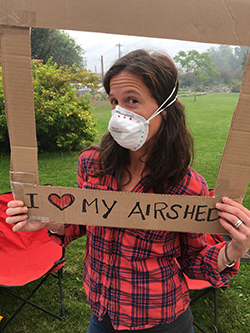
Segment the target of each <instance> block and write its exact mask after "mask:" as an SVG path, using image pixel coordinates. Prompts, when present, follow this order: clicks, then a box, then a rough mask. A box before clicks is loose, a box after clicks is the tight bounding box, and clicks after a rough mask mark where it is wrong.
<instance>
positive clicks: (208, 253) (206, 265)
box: [178, 233, 240, 288]
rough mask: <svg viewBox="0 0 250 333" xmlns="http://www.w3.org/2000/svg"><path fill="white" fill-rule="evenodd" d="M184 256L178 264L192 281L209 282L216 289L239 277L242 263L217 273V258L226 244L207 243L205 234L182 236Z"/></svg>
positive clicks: (179, 259)
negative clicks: (234, 277)
mask: <svg viewBox="0 0 250 333" xmlns="http://www.w3.org/2000/svg"><path fill="white" fill-rule="evenodd" d="M181 244H182V245H181V246H182V255H181V257H180V258H178V262H179V264H180V266H181V268H182V270H183V272H184V273H185V274H186V275H187V276H188V277H189V278H191V279H198V280H207V281H209V282H210V283H211V285H213V286H214V287H216V288H219V287H222V286H223V285H225V284H226V283H227V282H228V279H229V278H231V277H233V276H235V275H237V273H238V270H239V265H240V261H239V260H238V262H237V263H236V264H235V265H234V266H233V267H231V268H226V269H225V270H223V271H222V272H221V273H219V272H218V271H217V258H218V254H219V251H220V249H221V248H222V247H223V246H225V244H226V242H220V243H218V244H215V245H209V244H207V243H206V237H205V235H203V234H192V233H186V234H184V233H183V234H181Z"/></svg>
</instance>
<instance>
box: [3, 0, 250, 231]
mask: <svg viewBox="0 0 250 333" xmlns="http://www.w3.org/2000/svg"><path fill="white" fill-rule="evenodd" d="M249 12H250V2H248V1H244V0H224V1H218V0H210V1H202V2H201V1H200V0H189V1H184V0H175V1H172V0H159V1H157V2H155V1H152V0H133V1H131V0H127V1H123V0H106V1H101V0H96V1H83V0H50V1H48V0H44V1H34V0H26V1H25V0H23V1H20V0H13V1H11V0H0V25H1V52H2V66H3V79H4V94H5V101H6V113H7V118H8V128H9V134H10V142H11V184H12V187H13V191H14V193H15V197H16V198H18V199H21V200H24V201H25V204H26V205H27V206H29V207H30V209H29V214H30V218H31V219H36V220H40V221H48V220H50V221H51V220H52V221H59V222H60V221H61V222H64V223H66V222H69V223H77V224H92V225H103V226H116V227H128V228H143V229H157V230H159V229H161V230H173V231H174V230H175V231H183V232H184V231H185V232H187V231H190V232H207V233H225V231H224V230H223V229H222V228H221V226H220V224H219V222H218V215H217V212H216V210H215V209H214V205H215V202H218V201H220V200H221V199H220V198H221V197H222V196H229V197H231V198H234V199H236V200H237V201H239V202H241V201H242V200H243V197H244V195H245V191H246V188H247V185H248V182H249V179H250V145H249V142H250V140H249V139H250V89H249V88H250V72H249V66H250V65H249V60H248V63H247V66H246V69H245V73H244V79H243V81H242V88H241V94H240V98H239V102H238V104H237V107H236V110H235V113H234V117H233V122H232V125H231V128H230V132H229V136H228V140H227V144H226V147H225V151H224V153H223V158H222V162H221V166H220V169H219V173H218V179H217V184H216V190H215V197H216V198H208V197H187V196H169V195H154V194H138V193H121V192H106V191H103V192H102V191H93V190H83V189H69V188H58V187H56V188H55V187H49V188H46V187H43V186H39V184H38V168H37V145H36V133H35V119H34V102H33V87H32V75H31V64H30V40H29V28H30V27H44V28H56V29H69V30H70V29H72V30H85V31H96V32H106V33H117V34H130V35H138V36H148V37H160V38H172V39H180V40H189V41H198V42H208V43H218V44H229V45H233V44H234V45H242V46H248V45H250V29H249V27H250V21H249V17H248V15H247V14H246V13H249Z"/></svg>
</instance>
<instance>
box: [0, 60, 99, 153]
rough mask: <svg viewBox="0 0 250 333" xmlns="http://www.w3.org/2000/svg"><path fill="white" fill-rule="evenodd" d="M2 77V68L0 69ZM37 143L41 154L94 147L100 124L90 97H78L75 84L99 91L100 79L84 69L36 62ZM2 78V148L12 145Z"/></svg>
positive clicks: (0, 91)
mask: <svg viewBox="0 0 250 333" xmlns="http://www.w3.org/2000/svg"><path fill="white" fill-rule="evenodd" d="M0 74H1V67H0ZM32 74H33V86H34V104H35V118H36V131H37V143H38V147H39V149H40V150H58V149H64V150H80V149H82V148H84V147H86V146H88V145H90V144H91V143H92V142H93V141H94V139H95V135H96V130H95V126H96V120H95V118H94V117H93V115H92V113H91V100H90V98H89V97H90V96H89V95H83V96H81V97H79V98H78V97H77V94H76V93H77V90H76V89H75V88H74V84H79V83H80V84H82V85H83V86H91V88H92V90H93V91H95V90H96V89H97V88H98V87H99V83H98V77H97V76H96V75H95V74H94V73H92V72H90V71H88V70H86V69H84V70H79V69H78V70H77V69H76V65H73V66H72V67H68V66H62V67H59V68H57V64H56V63H52V61H51V60H49V61H48V62H47V63H46V64H45V65H43V64H42V62H41V61H38V60H33V61H32ZM4 109H5V105H4V99H3V87H2V77H1V76H0V146H1V147H3V146H5V147H6V146H7V144H8V130H7V124H6V118H5V110H4Z"/></svg>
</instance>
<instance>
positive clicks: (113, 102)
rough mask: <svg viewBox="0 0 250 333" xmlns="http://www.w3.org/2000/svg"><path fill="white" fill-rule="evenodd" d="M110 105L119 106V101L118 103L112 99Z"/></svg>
mask: <svg viewBox="0 0 250 333" xmlns="http://www.w3.org/2000/svg"><path fill="white" fill-rule="evenodd" d="M110 104H111V105H118V101H117V99H115V98H112V99H111V100H110Z"/></svg>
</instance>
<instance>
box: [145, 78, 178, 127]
mask: <svg viewBox="0 0 250 333" xmlns="http://www.w3.org/2000/svg"><path fill="white" fill-rule="evenodd" d="M176 86H177V81H176V83H175V86H174V89H173V90H172V92H171V94H170V95H169V96H168V98H167V99H166V100H165V101H164V102H163V103H162V104H161V105H160V106H159V107H158V109H157V110H156V111H155V112H154V113H153V114H152V116H151V117H149V118H148V120H146V122H145V124H149V122H150V120H152V119H153V118H154V117H156V116H158V114H160V113H161V112H162V111H163V110H165V109H166V108H168V107H169V106H170V105H172V104H173V103H174V102H175V101H176V99H177V96H176V97H175V98H174V99H173V100H172V101H171V102H170V103H169V104H168V105H167V106H165V107H164V108H163V109H161V108H162V107H163V106H164V105H165V104H166V103H167V102H168V101H169V100H170V98H171V97H172V96H173V93H174V92H175V89H176Z"/></svg>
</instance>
